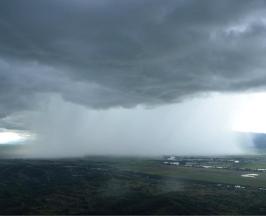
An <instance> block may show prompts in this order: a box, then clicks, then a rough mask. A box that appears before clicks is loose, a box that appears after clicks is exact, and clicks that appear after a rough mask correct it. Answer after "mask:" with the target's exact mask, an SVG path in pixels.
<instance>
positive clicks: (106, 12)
mask: <svg viewBox="0 0 266 216" xmlns="http://www.w3.org/2000/svg"><path fill="white" fill-rule="evenodd" d="M265 4H266V2H265V1H260V0H252V1H245V0H239V1H236V0H229V1H226V0H223V1H220V0H200V1H199V0H198V1H190V0H185V1H183V0H179V1H178V0H173V1H172V0H145V1H136V0H89V1H88V0H72V1H71V0H45V1H42V0H27V1H20V0H12V1H10V0H2V1H0V30H1V34H0V127H1V128H5V129H14V130H19V129H20V130H28V131H32V132H35V133H38V135H39V139H38V142H44V141H45V142H46V143H52V144H42V146H45V149H48V148H46V146H47V145H48V146H49V145H53V146H54V147H56V146H57V147H58V148H59V149H60V150H58V152H60V151H62V149H61V146H64V145H70V146H71V148H70V149H76V151H77V152H82V149H86V148H87V147H86V146H88V145H89V146H93V147H90V148H88V149H89V150H88V151H86V152H88V153H90V152H92V153H97V152H99V153H109V152H111V153H114V152H121V153H125V154H126V153H129V154H130V153H136V154H138V153H140V152H143V153H146V152H147V153H149V152H151V151H154V152H155V153H158V152H163V151H165V152H166V151H172V150H171V148H172V147H173V146H174V145H177V146H179V147H178V148H175V149H174V150H173V151H177V152H178V151H179V152H182V153H190V152H192V153H196V152H197V151H198V152H199V153H202V152H207V150H206V151H203V150H202V149H204V148H206V149H208V148H209V147H210V145H209V144H205V145H204V143H210V142H212V140H214V137H215V135H214V134H215V132H211V133H206V134H204V135H203V131H204V132H206V131H207V128H211V127H212V125H217V127H220V126H218V125H220V123H221V122H220V118H219V117H218V116H219V113H221V110H220V108H219V107H220V106H224V102H223V99H222V98H223V96H219V97H218V96H215V97H211V98H212V99H205V97H206V96H207V95H208V94H210V93H212V92H219V93H227V95H229V96H228V97H229V98H231V99H232V97H231V96H230V94H232V93H234V94H235V93H243V92H247V91H257V90H264V89H265V86H266V73H265V70H264V69H265V64H266V61H265V54H266V49H265V46H266V37H265V36H266V16H265V14H266V13H265V12H266V9H265V8H266V7H265ZM197 98H200V99H197ZM217 98H220V100H221V101H220V102H219V103H217V104H218V105H215V106H214V105H213V104H212V103H210V101H209V100H217ZM231 99H230V100H231ZM197 100H199V101H197ZM228 100H229V99H228ZM195 101H196V102H195ZM204 101H205V102H204ZM202 103H205V104H206V105H201V104H202ZM228 104H230V103H229V102H228ZM207 105H208V110H210V112H211V111H212V110H214V111H213V113H216V114H215V115H213V117H212V118H213V120H210V118H207V120H205V119H198V118H197V116H201V114H197V113H201V112H203V110H204V109H207V108H204V106H207ZM226 106H227V105H226ZM228 106H229V105H228ZM230 106H231V105H230ZM173 107H175V109H174V110H175V111H174V113H172V109H173ZM182 107H183V108H182ZM202 107H203V108H202ZM68 109H70V110H71V113H68V112H69V110H68ZM168 109H170V110H168ZM202 109H203V110H202ZM87 112H88V113H89V115H91V116H90V118H83V117H81V116H82V115H83V114H82V113H87ZM65 113H66V114H65ZM208 113H209V112H208ZM223 113H224V112H223ZM230 113H231V111H228V112H227V114H226V116H230V115H231V114H230ZM69 115H72V116H71V117H69ZM165 115H167V117H165V118H167V119H168V120H167V122H164V121H162V120H161V118H163V116H165ZM175 116H177V117H176V118H177V122H178V123H176V122H175V121H174V120H173V122H171V119H174V118H175ZM178 116H180V117H178ZM181 116H182V118H181ZM184 116H189V117H190V120H189V122H190V123H191V125H198V124H199V122H201V123H202V122H203V123H202V124H203V125H204V126H198V128H199V130H198V131H196V130H194V129H190V128H186V124H187V122H186V120H184V118H183V117H184ZM192 117H194V119H193V118H192ZM36 119H38V121H37V120H36ZM47 119H50V120H49V121H48V120H47ZM54 119H57V120H56V122H55V121H54ZM99 119H100V120H99ZM120 119H122V120H121V121H122V122H127V124H126V123H123V124H122V123H121V122H120ZM101 121H103V122H101ZM132 121H133V123H132V125H131V124H130V123H128V122H132ZM169 122H170V123H169ZM87 124H89V125H90V126H88V127H92V125H94V127H95V128H97V133H99V134H100V135H98V137H96V135H95V134H93V133H92V134H93V136H92V137H91V135H90V133H89V132H86V128H87V126H84V125H87ZM159 124H160V126H158V125H159ZM224 124H226V122H224V123H223V124H222V125H224ZM66 125H68V126H67V128H66ZM82 125H83V128H82ZM125 125H127V126H125ZM141 125H143V129H142V130H140V128H141V127H140V126H141ZM153 125H156V126H157V127H158V128H154V129H153V130H150V127H151V128H153ZM176 125H179V128H183V129H182V130H183V131H182V130H181V131H182V133H181V132H179V133H177V134H175V136H172V138H171V140H170V138H169V140H167V139H168V138H166V137H168V136H167V134H168V131H169V130H170V131H172V130H173V129H174V128H175V127H177V126H176ZM60 128H61V129H62V128H63V129H62V130H60ZM124 128H125V130H126V132H125V131H123V130H122V129H124ZM204 128H205V130H204ZM50 130H53V131H56V132H58V133H56V132H55V133H54V134H53V132H52V131H50ZM83 130H84V131H83ZM95 130H96V129H95ZM60 131H61V132H60ZM66 131H67V136H71V134H72V135H73V136H71V137H68V138H67V140H71V142H69V143H67V144H62V145H61V144H59V143H60V142H62V143H63V139H62V137H63V136H64V135H63V134H60V133H64V134H65V132H66ZM78 131H80V133H81V131H83V132H82V133H83V134H82V135H75V134H78ZM88 131H90V130H89V129H88ZM92 131H93V130H92ZM107 131H109V132H107ZM110 131H111V132H110ZM146 131H147V133H146ZM148 131H150V132H148ZM221 131H222V130H221ZM95 133H96V132H95ZM97 133H96V134H97ZM109 133H110V134H109ZM52 134H53V135H52ZM160 134H163V135H160ZM186 134H187V135H186ZM195 134H196V135H195ZM208 134H209V135H208ZM217 134H218V133H217ZM220 134H222V132H221V133H220ZM85 135H86V136H85ZM144 135H145V136H144ZM94 136H95V137H94ZM108 136H110V137H109V138H108V139H109V141H108V139H107V137H108ZM143 136H144V137H145V139H144V138H143ZM169 136H170V135H169ZM44 137H45V138H44ZM100 137H101V139H100ZM170 137H171V136H170ZM195 137H201V138H202V141H200V140H198V139H194V138H195ZM224 137H225V136H224ZM203 138H204V139H203ZM40 140H42V141H40ZM143 140H145V143H146V144H145V146H146V147H145V148H144V145H143V144H141V143H142V142H144V141H143ZM207 140H209V141H208V142H207ZM36 142H37V141H36ZM167 142H168V143H169V144H167ZM224 142H226V141H224ZM230 142H231V141H230ZM230 142H229V141H228V143H230ZM71 143H83V144H80V145H82V146H83V147H80V148H78V147H75V145H74V144H71ZM87 143H89V144H87ZM95 143H97V144H95ZM99 143H101V144H99ZM125 143H127V144H125ZM173 143H175V144H173ZM180 143H182V144H180ZM100 145H102V147H101V148H102V149H98V148H94V147H96V146H97V147H99V146H100ZM224 145H225V146H227V147H224V148H222V149H221V151H220V152H229V151H230V150H232V149H233V148H232V149H230V148H229V147H228V145H227V144H224ZM36 146H37V144H36ZM84 146H85V147H84ZM106 146H108V147H106ZM158 146H160V147H158ZM193 146H200V147H199V148H197V149H198V150H197V151H196V150H194V149H193ZM142 147H143V148H144V149H143V150H142V151H141V150H140V149H142ZM49 148H50V147H49ZM62 148H63V147H62ZM156 148H157V151H155V149H156ZM78 149H80V150H78ZM118 149H119V150H118ZM123 149H124V150H123ZM217 149H219V148H216V150H217ZM225 149H226V151H225ZM201 150H202V152H201ZM213 150H215V149H213ZM43 152H45V150H43ZM63 152H64V151H63ZM71 152H75V151H74V150H71ZM210 152H215V151H211V150H210ZM77 154H78V153H77Z"/></svg>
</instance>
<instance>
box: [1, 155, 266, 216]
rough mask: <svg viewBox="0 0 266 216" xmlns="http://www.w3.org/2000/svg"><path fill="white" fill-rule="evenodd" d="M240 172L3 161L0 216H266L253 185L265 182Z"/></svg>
mask: <svg viewBox="0 0 266 216" xmlns="http://www.w3.org/2000/svg"><path fill="white" fill-rule="evenodd" d="M241 172H242V171H237V170H218V171H217V170H214V169H201V168H191V167H188V168H185V167H174V166H167V165H163V164H162V161H161V160H160V159H140V158H105V157H90V158H83V159H61V160H22V159H20V160H18V159H12V160H8V159H5V160H1V161H0V214H266V202H265V200H266V191H264V190H261V189H259V187H258V186H256V182H258V184H262V183H261V182H263V181H264V178H262V179H259V178H258V179H248V180H247V179H244V178H242V177H241V176H240V174H241ZM201 173H202V175H201ZM217 175H218V177H219V176H224V177H223V178H220V179H219V178H217ZM227 176H228V177H227ZM241 180H243V182H241ZM236 185H243V186H245V189H239V188H236Z"/></svg>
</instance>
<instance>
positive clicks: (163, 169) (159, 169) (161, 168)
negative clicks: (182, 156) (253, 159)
mask: <svg viewBox="0 0 266 216" xmlns="http://www.w3.org/2000/svg"><path fill="white" fill-rule="evenodd" d="M112 163H113V166H114V167H116V168H118V169H121V170H128V171H133V172H140V173H146V174H152V175H158V176H164V177H173V178H176V179H181V180H182V179H183V180H195V181H205V182H210V183H221V184H233V185H243V186H250V187H265V188H266V173H263V172H259V173H258V174H259V176H258V177H256V178H245V177H242V176H241V175H242V174H248V173H253V172H250V171H241V170H229V169H214V168H208V169H207V168H193V167H179V166H169V165H165V164H162V161H161V160H152V159H150V160H148V159H140V158H139V159H135V160H129V159H126V158H124V159H123V158H120V159H119V160H115V159H114V160H112ZM263 166H264V167H266V163H265V164H256V163H254V164H252V163H248V164H245V165H244V166H243V167H248V168H249V167H250V168H256V167H259V168H260V167H263Z"/></svg>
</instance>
